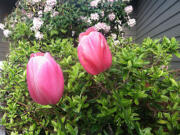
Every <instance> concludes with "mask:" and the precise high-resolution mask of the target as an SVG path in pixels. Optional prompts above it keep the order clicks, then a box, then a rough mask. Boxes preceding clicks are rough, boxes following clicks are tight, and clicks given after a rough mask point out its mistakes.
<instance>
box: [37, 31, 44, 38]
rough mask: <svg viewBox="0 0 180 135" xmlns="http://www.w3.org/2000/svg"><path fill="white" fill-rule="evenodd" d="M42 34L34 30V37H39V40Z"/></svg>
mask: <svg viewBox="0 0 180 135" xmlns="http://www.w3.org/2000/svg"><path fill="white" fill-rule="evenodd" d="M43 36H44V35H43V34H42V33H41V32H39V31H36V32H35V37H36V39H39V40H41V39H42V38H43Z"/></svg>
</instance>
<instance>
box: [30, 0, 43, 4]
mask: <svg viewBox="0 0 180 135" xmlns="http://www.w3.org/2000/svg"><path fill="white" fill-rule="evenodd" d="M38 2H41V0H31V3H32V4H36V3H38Z"/></svg>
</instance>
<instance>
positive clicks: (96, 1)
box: [90, 0, 101, 7]
mask: <svg viewBox="0 0 180 135" xmlns="http://www.w3.org/2000/svg"><path fill="white" fill-rule="evenodd" d="M100 1H101V0H93V1H91V3H90V5H91V7H97V6H98V3H99V2H100Z"/></svg>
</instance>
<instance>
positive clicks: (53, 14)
mask: <svg viewBox="0 0 180 135" xmlns="http://www.w3.org/2000/svg"><path fill="white" fill-rule="evenodd" d="M57 15H59V12H58V11H54V12H53V13H52V14H51V17H55V16H57Z"/></svg>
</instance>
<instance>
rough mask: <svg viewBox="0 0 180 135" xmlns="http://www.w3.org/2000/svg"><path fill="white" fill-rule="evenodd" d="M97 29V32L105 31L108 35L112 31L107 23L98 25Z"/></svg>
mask: <svg viewBox="0 0 180 135" xmlns="http://www.w3.org/2000/svg"><path fill="white" fill-rule="evenodd" d="M95 28H96V29H97V31H99V30H104V31H105V32H106V33H108V32H109V31H110V29H111V27H110V26H108V25H107V24H106V23H101V22H99V23H97V24H96V25H95Z"/></svg>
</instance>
